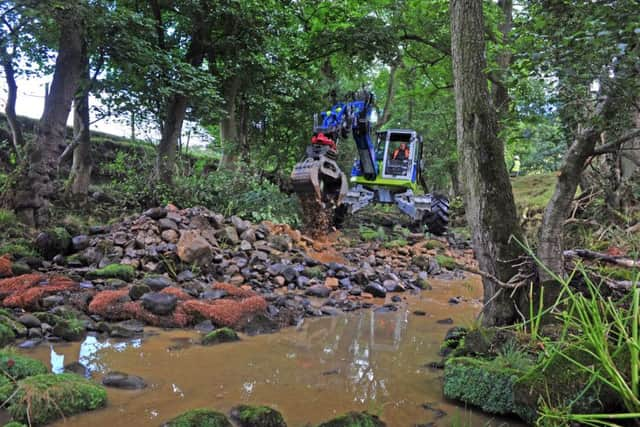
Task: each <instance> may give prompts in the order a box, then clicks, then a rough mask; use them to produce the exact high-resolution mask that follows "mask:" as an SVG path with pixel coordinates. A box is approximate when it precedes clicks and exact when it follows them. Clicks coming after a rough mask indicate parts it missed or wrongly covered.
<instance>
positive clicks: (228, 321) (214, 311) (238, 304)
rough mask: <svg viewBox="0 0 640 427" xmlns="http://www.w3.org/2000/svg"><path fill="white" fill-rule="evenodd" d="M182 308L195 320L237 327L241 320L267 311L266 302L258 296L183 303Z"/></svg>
mask: <svg viewBox="0 0 640 427" xmlns="http://www.w3.org/2000/svg"><path fill="white" fill-rule="evenodd" d="M181 304H182V308H183V309H184V311H185V312H186V314H189V315H192V316H194V317H195V318H196V319H208V320H211V321H212V322H213V323H214V324H215V325H216V326H229V327H233V326H235V325H237V324H238V323H239V322H240V320H242V319H243V318H245V317H247V316H249V315H252V314H257V313H261V312H264V311H265V310H266V309H267V302H266V301H265V299H264V298H262V297H260V296H252V297H249V298H246V299H244V300H242V301H234V300H230V299H223V300H216V301H213V302H205V301H197V300H192V301H184V302H183V303H181Z"/></svg>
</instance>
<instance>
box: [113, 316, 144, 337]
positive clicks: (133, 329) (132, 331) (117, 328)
mask: <svg viewBox="0 0 640 427" xmlns="http://www.w3.org/2000/svg"><path fill="white" fill-rule="evenodd" d="M142 332H144V324H143V323H142V322H140V321H138V320H125V321H124V322H119V323H116V324H114V325H111V331H110V332H109V335H111V336H112V337H114V338H133V337H135V336H137V335H140V334H141V333H142Z"/></svg>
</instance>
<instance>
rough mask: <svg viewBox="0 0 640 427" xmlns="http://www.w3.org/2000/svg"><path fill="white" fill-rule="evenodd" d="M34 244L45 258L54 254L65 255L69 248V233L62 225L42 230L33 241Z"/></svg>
mask: <svg viewBox="0 0 640 427" xmlns="http://www.w3.org/2000/svg"><path fill="white" fill-rule="evenodd" d="M34 246H35V247H36V249H37V250H38V252H39V253H40V255H42V256H43V257H44V258H46V259H52V258H53V257H54V256H56V255H59V254H61V255H66V254H67V253H69V251H70V249H71V235H70V234H69V232H68V231H67V230H65V229H64V228H63V227H55V228H52V229H50V230H45V231H42V232H40V233H39V234H38V236H37V237H36V239H35V241H34Z"/></svg>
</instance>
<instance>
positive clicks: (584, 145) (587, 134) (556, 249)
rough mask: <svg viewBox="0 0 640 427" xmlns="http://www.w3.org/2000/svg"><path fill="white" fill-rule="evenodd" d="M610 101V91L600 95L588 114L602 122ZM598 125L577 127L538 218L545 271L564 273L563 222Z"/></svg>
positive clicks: (545, 277)
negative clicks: (591, 113) (556, 178)
mask: <svg viewBox="0 0 640 427" xmlns="http://www.w3.org/2000/svg"><path fill="white" fill-rule="evenodd" d="M603 86H604V85H603ZM614 103H615V101H614V97H613V96H611V94H608V95H606V96H604V100H603V101H602V102H601V103H600V104H599V105H598V106H597V107H596V109H595V112H594V114H593V115H592V122H594V123H600V124H606V123H607V122H608V120H610V119H611V118H612V115H613V104H614ZM600 126H601V125H591V126H588V127H586V126H585V127H584V128H583V129H580V127H579V130H578V133H577V136H576V138H575V140H574V142H573V144H571V146H570V147H569V150H568V151H567V153H566V154H565V156H564V160H563V162H562V166H561V167H560V172H559V174H558V182H557V183H556V188H555V190H554V193H553V196H551V200H549V203H548V204H547V207H546V209H545V211H544V215H543V217H542V225H541V226H540V236H539V242H538V258H540V261H542V263H543V264H544V265H545V266H546V267H547V268H548V269H549V270H551V271H552V272H553V273H555V274H556V275H558V276H560V277H562V276H563V275H564V258H563V255H562V254H563V248H564V245H563V235H564V223H565V221H566V219H567V217H568V216H569V213H570V209H571V203H572V202H573V198H574V196H575V194H576V190H577V189H578V184H579V183H580V177H581V175H582V171H583V170H584V167H585V165H586V163H587V160H588V159H589V158H590V157H591V156H592V155H593V151H594V149H595V147H596V144H597V143H598V141H599V140H600V134H601V133H602V129H601V128H600ZM540 280H541V281H542V282H543V283H544V282H549V281H551V280H552V276H551V275H550V274H549V273H547V272H546V271H540Z"/></svg>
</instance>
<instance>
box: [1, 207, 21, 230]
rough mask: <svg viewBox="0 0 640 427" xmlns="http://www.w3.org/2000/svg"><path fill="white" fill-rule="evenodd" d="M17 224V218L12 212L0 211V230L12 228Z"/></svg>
mask: <svg viewBox="0 0 640 427" xmlns="http://www.w3.org/2000/svg"><path fill="white" fill-rule="evenodd" d="M17 222H18V218H16V215H15V214H14V213H13V212H12V211H9V210H6V209H0V229H5V228H7V227H13V226H14V225H15V224H16V223H17Z"/></svg>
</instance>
